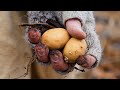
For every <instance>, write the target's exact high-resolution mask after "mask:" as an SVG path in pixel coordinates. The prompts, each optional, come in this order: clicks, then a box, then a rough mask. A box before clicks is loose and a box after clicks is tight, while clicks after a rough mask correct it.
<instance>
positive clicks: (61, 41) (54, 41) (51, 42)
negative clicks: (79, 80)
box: [42, 28, 70, 49]
mask: <svg viewBox="0 0 120 90" xmlns="http://www.w3.org/2000/svg"><path fill="white" fill-rule="evenodd" d="M69 39H70V36H69V34H68V32H67V30H65V29H64V28H53V29H49V30H47V31H46V32H45V33H44V34H43V35H42V43H43V44H45V45H47V46H48V47H49V49H61V48H63V47H64V46H65V44H66V43H67V42H68V40H69Z"/></svg>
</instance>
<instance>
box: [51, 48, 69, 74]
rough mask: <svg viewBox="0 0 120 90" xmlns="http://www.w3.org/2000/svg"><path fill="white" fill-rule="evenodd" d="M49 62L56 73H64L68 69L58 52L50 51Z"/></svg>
mask: <svg viewBox="0 0 120 90" xmlns="http://www.w3.org/2000/svg"><path fill="white" fill-rule="evenodd" d="M50 60H51V64H52V66H53V69H55V70H56V71H61V72H64V71H66V70H67V69H68V64H67V63H65V62H64V60H63V55H62V53H61V52H60V51H59V50H51V51H50Z"/></svg>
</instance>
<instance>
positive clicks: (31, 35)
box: [28, 28, 41, 44]
mask: <svg viewBox="0 0 120 90" xmlns="http://www.w3.org/2000/svg"><path fill="white" fill-rule="evenodd" d="M40 38H41V33H40V32H39V30H37V29H35V28H31V29H30V30H29V31H28V41H29V42H30V43H32V44H38V43H39V41H40Z"/></svg>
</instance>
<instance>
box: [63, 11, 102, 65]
mask: <svg viewBox="0 0 120 90" xmlns="http://www.w3.org/2000/svg"><path fill="white" fill-rule="evenodd" d="M71 18H78V19H79V20H80V21H81V23H82V28H83V31H84V32H85V33H86V34H87V37H86V42H87V44H88V52H87V54H90V55H92V56H94V57H95V58H96V60H97V62H96V63H95V65H94V67H95V66H98V65H99V63H100V61H101V56H102V55H101V54H102V48H101V43H100V40H99V36H98V35H97V33H96V30H95V26H96V24H95V18H94V16H93V12H92V11H63V12H62V19H63V23H64V24H65V22H66V21H67V20H69V19H71Z"/></svg>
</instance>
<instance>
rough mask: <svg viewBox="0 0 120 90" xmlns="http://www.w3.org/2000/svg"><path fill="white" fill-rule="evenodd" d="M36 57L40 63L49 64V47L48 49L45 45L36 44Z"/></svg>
mask: <svg viewBox="0 0 120 90" xmlns="http://www.w3.org/2000/svg"><path fill="white" fill-rule="evenodd" d="M34 50H35V53H36V56H37V60H38V61H39V62H42V63H48V62H49V58H48V54H49V49H48V47H46V46H45V45H44V44H42V43H39V44H36V45H35V47H34Z"/></svg>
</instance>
